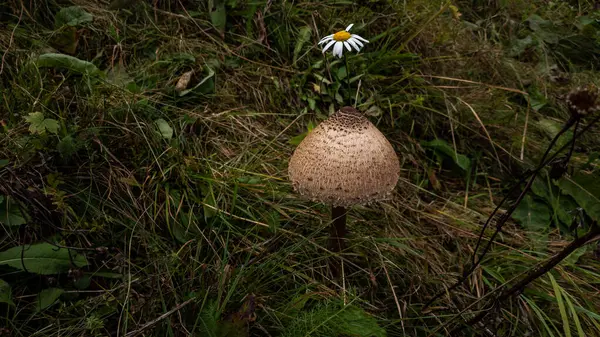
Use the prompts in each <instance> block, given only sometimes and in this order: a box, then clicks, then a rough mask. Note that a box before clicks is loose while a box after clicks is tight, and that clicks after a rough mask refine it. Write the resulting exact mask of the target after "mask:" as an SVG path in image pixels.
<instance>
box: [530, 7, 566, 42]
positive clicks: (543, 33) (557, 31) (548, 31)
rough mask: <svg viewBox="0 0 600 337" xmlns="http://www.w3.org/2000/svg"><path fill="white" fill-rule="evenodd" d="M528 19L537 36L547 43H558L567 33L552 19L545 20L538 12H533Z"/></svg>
mask: <svg viewBox="0 0 600 337" xmlns="http://www.w3.org/2000/svg"><path fill="white" fill-rule="evenodd" d="M526 21H527V23H529V28H530V29H531V30H532V31H533V32H534V34H535V35H536V37H537V38H538V39H540V40H542V41H544V42H546V43H557V42H558V41H559V40H560V39H561V38H563V37H564V36H565V35H566V34H565V33H566V32H565V31H564V30H563V29H561V28H560V27H558V26H556V25H555V24H554V23H553V22H552V21H548V20H545V19H543V18H542V17H540V16H539V15H537V14H533V15H532V16H530V17H529V18H528V19H527V20H526Z"/></svg>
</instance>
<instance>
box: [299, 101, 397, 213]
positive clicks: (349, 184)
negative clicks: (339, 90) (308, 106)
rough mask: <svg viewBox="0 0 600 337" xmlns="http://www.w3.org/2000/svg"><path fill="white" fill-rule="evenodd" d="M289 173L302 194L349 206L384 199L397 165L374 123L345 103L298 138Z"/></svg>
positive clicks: (314, 198)
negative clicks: (299, 140)
mask: <svg viewBox="0 0 600 337" xmlns="http://www.w3.org/2000/svg"><path fill="white" fill-rule="evenodd" d="M288 173H289V176H290V180H291V182H292V185H293V186H294V189H295V190H296V191H297V192H298V193H300V194H301V195H302V196H304V197H307V198H309V199H311V200H313V201H317V202H323V203H327V204H332V205H333V206H341V207H349V206H352V205H355V204H365V203H368V202H371V201H377V200H382V199H385V198H387V197H388V196H389V195H390V194H391V192H392V190H393V189H394V187H395V186H396V184H397V183H398V179H399V177H400V163H399V161H398V156H397V155H396V152H395V151H394V149H393V148H392V145H391V144H390V142H389V141H388V140H387V139H386V138H385V136H384V135H383V134H382V133H381V132H380V131H379V130H378V129H377V127H375V125H373V124H372V123H371V122H370V121H369V120H368V119H367V118H366V117H364V116H363V115H362V114H361V113H360V112H358V110H356V109H354V108H352V107H344V108H341V109H340V110H338V111H337V112H336V113H334V114H333V115H331V117H329V118H328V119H327V120H325V121H324V122H322V123H321V124H319V125H318V126H317V127H315V128H314V129H313V130H312V132H310V133H309V134H308V135H307V136H306V137H305V138H304V140H302V142H301V143H300V145H298V147H297V148H296V150H295V151H294V154H293V155H292V158H291V159H290V162H289V167H288Z"/></svg>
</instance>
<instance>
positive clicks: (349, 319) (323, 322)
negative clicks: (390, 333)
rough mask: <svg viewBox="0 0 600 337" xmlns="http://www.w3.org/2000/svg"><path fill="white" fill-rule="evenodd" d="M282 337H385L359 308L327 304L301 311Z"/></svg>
mask: <svg viewBox="0 0 600 337" xmlns="http://www.w3.org/2000/svg"><path fill="white" fill-rule="evenodd" d="M282 336H285V337H296V336H297V337H300V336H355V337H385V336H387V334H386V331H385V330H384V329H383V328H381V327H380V326H379V325H378V324H377V320H376V319H375V318H373V317H372V316H371V315H369V314H368V313H366V312H365V311H364V310H362V309H361V308H359V307H357V306H354V305H347V306H341V307H340V306H337V305H334V304H331V303H329V304H320V305H318V306H316V307H315V308H313V309H311V310H306V311H302V312H301V313H300V314H299V315H298V316H296V318H295V319H294V320H293V321H292V322H291V323H289V324H288V325H287V327H286V329H285V330H284V332H283V333H282Z"/></svg>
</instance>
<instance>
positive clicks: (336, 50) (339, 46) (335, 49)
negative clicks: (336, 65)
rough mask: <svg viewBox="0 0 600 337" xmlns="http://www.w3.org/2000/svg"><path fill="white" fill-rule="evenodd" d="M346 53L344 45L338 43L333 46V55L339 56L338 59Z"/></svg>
mask: <svg viewBox="0 0 600 337" xmlns="http://www.w3.org/2000/svg"><path fill="white" fill-rule="evenodd" d="M343 52H344V43H343V42H340V41H338V43H336V44H335V46H333V55H337V56H338V57H342V53H343Z"/></svg>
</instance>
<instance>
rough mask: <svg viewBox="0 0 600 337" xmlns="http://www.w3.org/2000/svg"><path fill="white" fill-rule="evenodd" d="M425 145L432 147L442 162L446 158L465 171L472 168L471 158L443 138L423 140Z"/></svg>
mask: <svg viewBox="0 0 600 337" xmlns="http://www.w3.org/2000/svg"><path fill="white" fill-rule="evenodd" d="M422 145H423V147H425V148H428V149H431V150H432V151H433V153H434V155H435V156H436V158H437V159H438V162H440V163H442V162H443V161H444V160H450V161H451V162H452V163H454V164H455V165H456V166H457V167H459V168H460V169H462V170H463V171H464V172H467V173H468V172H469V170H470V168H471V160H470V159H469V158H468V157H467V156H465V155H463V154H459V153H457V152H456V150H455V149H454V148H453V147H452V146H450V144H448V142H446V141H445V140H443V139H434V140H431V141H428V142H427V141H426V142H422Z"/></svg>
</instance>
